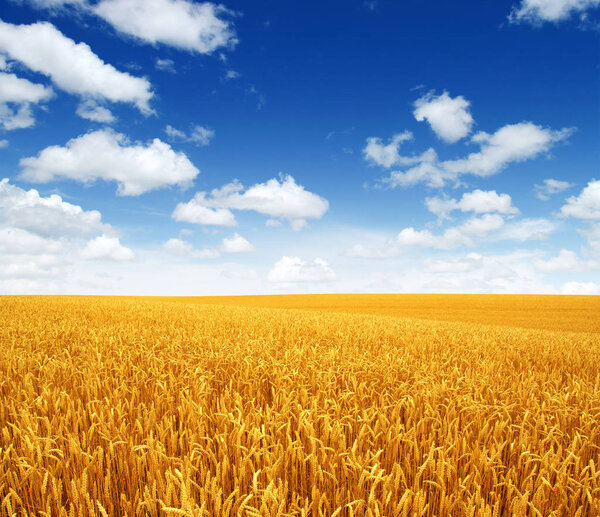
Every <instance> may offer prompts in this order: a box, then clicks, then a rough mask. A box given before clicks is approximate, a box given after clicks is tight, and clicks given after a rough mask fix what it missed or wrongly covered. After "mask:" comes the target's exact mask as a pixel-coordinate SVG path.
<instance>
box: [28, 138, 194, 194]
mask: <svg viewBox="0 0 600 517" xmlns="http://www.w3.org/2000/svg"><path fill="white" fill-rule="evenodd" d="M20 165H21V167H22V172H21V177H22V178H23V179H25V180H27V181H32V182H38V183H47V182H49V181H53V180H55V179H57V178H69V179H72V180H76V181H80V182H83V183H91V182H93V181H95V180H97V179H103V180H106V181H116V182H117V183H118V193H119V194H120V195H123V196H137V195H140V194H143V193H144V192H148V191H150V190H154V189H158V188H162V187H167V186H170V185H179V186H182V187H187V186H189V185H190V184H191V183H192V180H193V179H194V178H195V177H196V176H197V175H198V174H199V173H200V171H199V170H198V169H197V168H196V167H194V165H193V164H192V163H191V162H190V161H189V160H188V158H187V156H186V155H185V154H183V153H178V152H175V151H174V150H173V149H172V148H171V147H170V146H169V145H168V144H166V143H164V142H162V141H161V140H159V139H158V138H155V139H154V140H153V141H152V143H151V144H149V145H142V144H134V145H130V144H129V142H128V141H127V138H126V137H125V136H124V135H122V134H119V133H115V132H113V131H110V130H99V131H94V132H92V133H87V134H85V135H82V136H79V137H77V138H74V139H72V140H69V141H68V142H67V144H66V146H64V147H61V146H56V145H55V146H50V147H47V148H46V149H43V150H42V151H41V152H40V153H39V154H38V156H37V157H29V158H23V159H22V160H21V161H20Z"/></svg>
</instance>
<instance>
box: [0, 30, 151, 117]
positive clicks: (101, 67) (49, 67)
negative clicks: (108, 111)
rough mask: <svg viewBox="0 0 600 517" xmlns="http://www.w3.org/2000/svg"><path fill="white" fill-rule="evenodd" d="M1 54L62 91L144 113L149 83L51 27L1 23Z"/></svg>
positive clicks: (149, 97)
mask: <svg viewBox="0 0 600 517" xmlns="http://www.w3.org/2000/svg"><path fill="white" fill-rule="evenodd" d="M0 51H1V52H4V53H6V54H7V55H8V56H9V57H10V58H11V59H15V60H17V61H20V62H21V63H23V64H24V65H25V66H27V67H28V68H29V69H31V70H33V71H35V72H39V73H41V74H44V75H46V76H48V77H50V78H51V79H52V81H53V82H54V84H55V85H56V86H57V87H59V88H61V89H62V90H64V91H66V92H69V93H73V94H76V95H81V96H84V97H87V98H98V99H105V100H108V101H112V102H127V103H133V104H134V105H135V106H137V108H138V109H139V110H140V111H141V112H142V113H145V114H149V113H151V109H150V107H149V105H148V102H149V100H150V99H151V98H152V95H153V93H152V92H151V91H150V83H149V82H148V81H147V80H146V79H144V78H139V77H134V76H132V75H129V74H127V73H124V72H119V71H118V70H117V69H116V68H115V67H113V66H112V65H110V64H107V63H105V62H104V61H102V59H100V58H99V57H98V56H97V55H96V54H94V53H93V52H92V50H91V49H90V47H89V46H88V45H87V44H85V43H75V42H74V41H73V40H71V39H69V38H67V37H66V36H64V35H63V34H62V33H61V32H60V31H58V30H57V29H56V28H55V27H54V26H53V25H52V24H50V23H47V22H38V23H34V24H32V25H12V24H10V23H5V22H3V21H1V20H0Z"/></svg>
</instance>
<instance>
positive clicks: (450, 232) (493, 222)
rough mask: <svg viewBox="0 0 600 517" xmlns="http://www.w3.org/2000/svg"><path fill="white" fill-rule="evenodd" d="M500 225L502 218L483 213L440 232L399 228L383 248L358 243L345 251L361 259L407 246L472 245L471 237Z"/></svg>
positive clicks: (383, 255)
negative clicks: (372, 247) (377, 248)
mask: <svg viewBox="0 0 600 517" xmlns="http://www.w3.org/2000/svg"><path fill="white" fill-rule="evenodd" d="M503 226H504V219H503V218H502V216H501V215H498V214H484V215H483V216H481V217H472V218H470V219H467V220H466V221H465V222H464V223H463V224H461V225H459V226H453V227H450V228H448V229H446V230H445V231H444V232H443V233H441V234H437V235H436V234H434V233H432V232H431V231H429V230H415V229H414V228H413V227H409V228H404V229H402V230H401V231H400V232H399V233H398V234H397V235H396V237H394V238H393V239H390V240H389V241H388V243H387V246H386V248H384V249H380V250H371V249H368V248H365V247H364V246H362V245H360V244H359V245H358V246H355V247H354V248H352V249H351V250H350V251H349V252H348V254H349V255H351V256H359V257H362V258H387V257H392V256H395V255H398V254H400V253H402V250H403V249H405V248H410V247H418V248H433V249H438V250H450V249H456V248H460V247H463V246H474V245H475V241H474V240H473V239H474V238H482V237H486V236H487V235H488V234H490V233H493V232H497V231H498V230H500V229H501V228H502V227H503Z"/></svg>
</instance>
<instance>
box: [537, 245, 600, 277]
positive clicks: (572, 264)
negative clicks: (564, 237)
mask: <svg viewBox="0 0 600 517" xmlns="http://www.w3.org/2000/svg"><path fill="white" fill-rule="evenodd" d="M535 267H536V268H538V269H539V270H540V271H543V272H545V273H554V272H556V271H568V272H570V273H576V272H582V271H590V270H593V269H598V268H599V267H600V264H598V263H597V262H594V261H591V260H590V261H583V260H580V259H579V257H578V256H577V254H576V253H575V252H573V251H571V250H565V249H562V250H560V253H559V254H558V255H557V256H556V257H552V258H551V259H549V260H537V261H536V262H535Z"/></svg>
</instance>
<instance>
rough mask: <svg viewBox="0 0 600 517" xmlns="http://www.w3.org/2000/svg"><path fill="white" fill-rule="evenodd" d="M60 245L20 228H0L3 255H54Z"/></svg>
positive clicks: (53, 240)
mask: <svg viewBox="0 0 600 517" xmlns="http://www.w3.org/2000/svg"><path fill="white" fill-rule="evenodd" d="M61 250H62V244H61V243H60V241H58V240H55V239H48V238H45V237H42V236H40V235H36V234H35V233H32V232H30V231H27V230H23V229H21V228H10V227H0V251H1V252H2V254H4V255H43V254H55V253H58V252H60V251H61Z"/></svg>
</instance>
